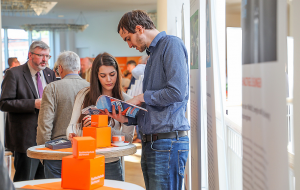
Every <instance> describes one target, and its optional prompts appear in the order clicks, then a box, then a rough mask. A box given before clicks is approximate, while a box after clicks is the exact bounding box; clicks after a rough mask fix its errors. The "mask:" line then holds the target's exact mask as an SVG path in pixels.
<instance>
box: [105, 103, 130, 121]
mask: <svg viewBox="0 0 300 190" xmlns="http://www.w3.org/2000/svg"><path fill="white" fill-rule="evenodd" d="M118 108H119V109H118V110H119V113H118V114H117V113H116V109H115V105H113V106H112V108H111V109H112V113H109V112H108V110H107V109H105V113H106V115H108V117H111V118H113V119H115V120H117V121H119V122H120V123H128V118H127V117H125V116H124V115H122V111H121V107H120V106H119V107H118Z"/></svg>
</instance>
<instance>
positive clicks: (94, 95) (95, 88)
mask: <svg viewBox="0 0 300 190" xmlns="http://www.w3.org/2000/svg"><path fill="white" fill-rule="evenodd" d="M103 65H104V66H113V67H114V68H115V69H116V71H117V81H116V83H115V86H114V88H113V89H112V97H114V98H117V99H120V100H123V95H122V86H121V71H120V67H119V64H118V62H117V60H116V59H115V58H114V57H113V56H112V55H110V54H109V53H106V52H105V53H102V54H99V55H98V56H97V57H96V58H95V60H94V62H93V65H92V70H91V78H90V88H89V89H87V90H89V92H88V93H87V94H86V96H85V98H84V101H83V108H86V107H88V106H91V105H95V104H96V101H97V99H98V97H99V96H100V95H102V85H101V83H100V81H99V78H98V73H99V68H100V67H101V66H103ZM84 116H85V115H83V114H81V116H80V117H79V120H78V122H81V121H82V119H83V118H84Z"/></svg>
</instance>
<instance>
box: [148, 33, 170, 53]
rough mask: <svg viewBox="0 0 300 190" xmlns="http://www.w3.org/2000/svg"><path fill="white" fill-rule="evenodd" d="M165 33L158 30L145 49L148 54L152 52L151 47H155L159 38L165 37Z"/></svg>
mask: <svg viewBox="0 0 300 190" xmlns="http://www.w3.org/2000/svg"><path fill="white" fill-rule="evenodd" d="M166 35H167V34H166V32H165V31H162V32H160V33H159V34H157V35H156V36H155V38H154V39H153V40H152V42H151V44H150V46H149V48H147V49H146V53H147V54H148V55H150V53H151V52H153V49H154V48H155V46H156V44H157V43H158V42H159V40H160V39H161V38H163V37H165V36H166Z"/></svg>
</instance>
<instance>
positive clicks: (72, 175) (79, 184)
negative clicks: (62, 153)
mask: <svg viewBox="0 0 300 190" xmlns="http://www.w3.org/2000/svg"><path fill="white" fill-rule="evenodd" d="M104 176H105V160H104V156H103V155H97V156H96V157H95V158H93V159H83V160H79V159H76V158H73V156H72V155H71V156H66V157H63V159H62V168H61V178H62V181H61V187H62V188H65V189H88V190H90V189H96V188H99V187H102V186H103V185H104Z"/></svg>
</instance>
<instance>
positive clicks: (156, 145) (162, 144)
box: [151, 139, 172, 152]
mask: <svg viewBox="0 0 300 190" xmlns="http://www.w3.org/2000/svg"><path fill="white" fill-rule="evenodd" d="M151 149H152V150H153V151H157V152H170V151H171V149H172V140H171V139H160V140H157V141H154V142H151Z"/></svg>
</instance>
